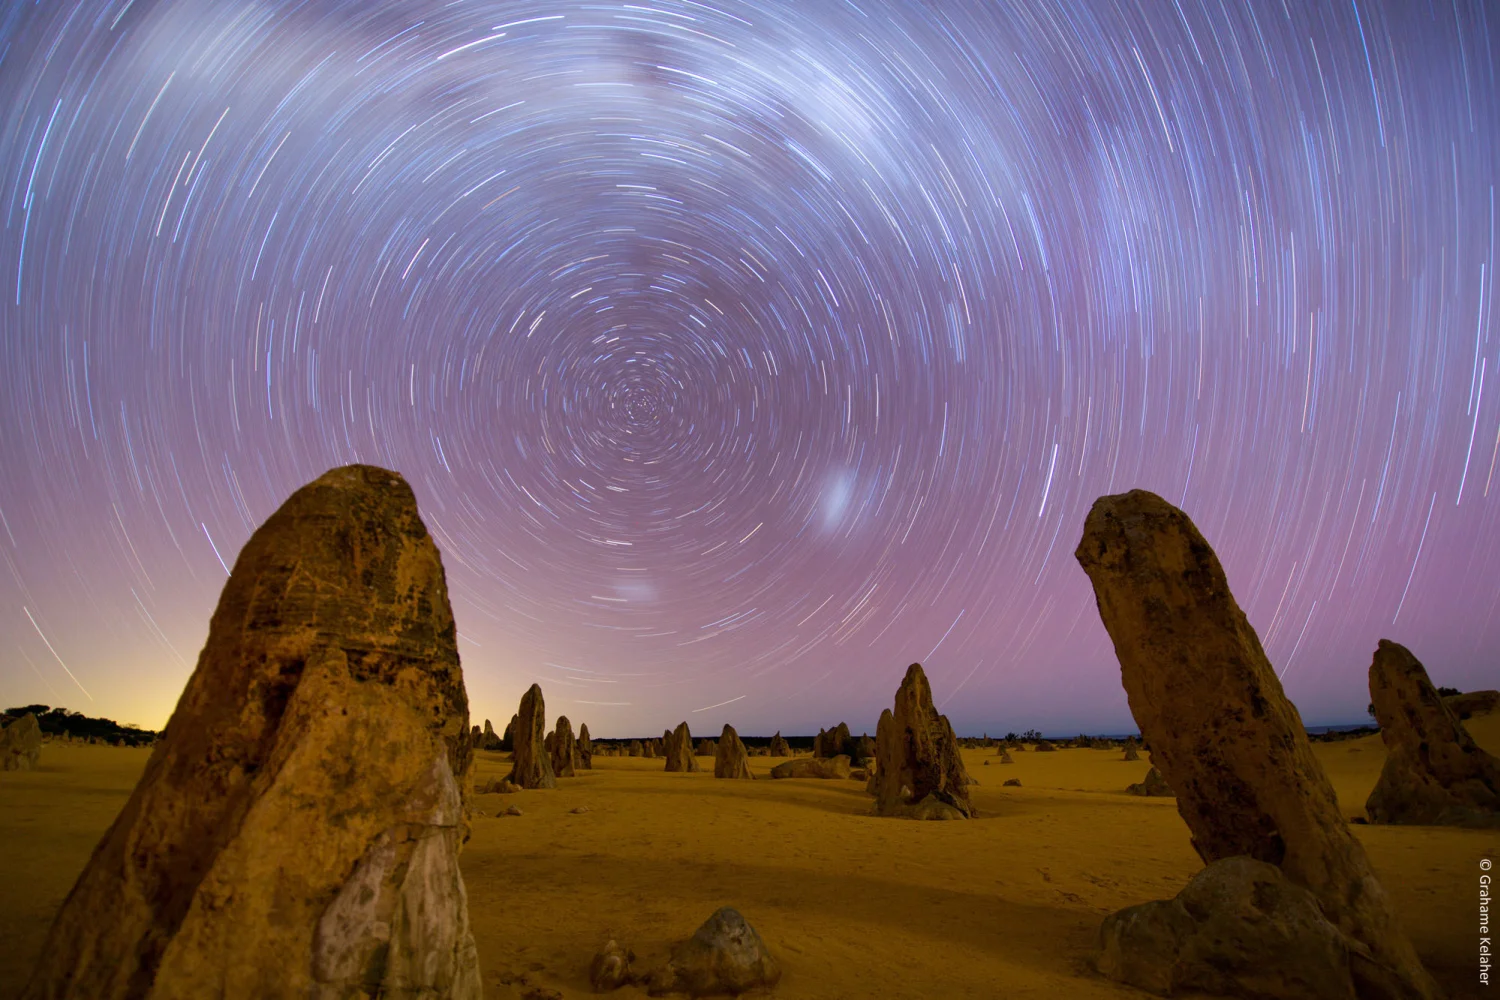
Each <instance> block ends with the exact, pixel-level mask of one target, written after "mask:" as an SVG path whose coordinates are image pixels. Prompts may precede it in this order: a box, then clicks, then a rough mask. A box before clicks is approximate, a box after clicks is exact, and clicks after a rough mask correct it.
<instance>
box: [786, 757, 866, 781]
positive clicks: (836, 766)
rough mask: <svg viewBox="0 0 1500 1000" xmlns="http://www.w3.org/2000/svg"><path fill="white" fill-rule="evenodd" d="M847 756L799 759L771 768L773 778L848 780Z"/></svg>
mask: <svg viewBox="0 0 1500 1000" xmlns="http://www.w3.org/2000/svg"><path fill="white" fill-rule="evenodd" d="M850 771H851V768H850V766H849V755H848V754H844V753H841V754H839V755H838V756H836V757H799V758H797V759H796V760H789V761H786V762H785V763H783V764H777V765H776V766H775V767H773V768H771V777H773V778H848V777H849V774H850Z"/></svg>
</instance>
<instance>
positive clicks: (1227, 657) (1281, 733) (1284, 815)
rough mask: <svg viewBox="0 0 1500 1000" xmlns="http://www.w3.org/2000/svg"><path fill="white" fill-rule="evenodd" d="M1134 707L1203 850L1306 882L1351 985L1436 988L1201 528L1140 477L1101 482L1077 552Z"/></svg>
mask: <svg viewBox="0 0 1500 1000" xmlns="http://www.w3.org/2000/svg"><path fill="white" fill-rule="evenodd" d="M1075 556H1076V558H1077V559H1078V563H1079V565H1080V566H1082V567H1083V570H1084V572H1085V573H1087V574H1088V577H1089V580H1090V581H1091V582H1092V584H1093V588H1094V596H1095V598H1096V601H1097V603H1098V607H1099V616H1100V618H1102V619H1103V622H1104V627H1105V629H1106V630H1107V631H1108V632H1109V636H1110V639H1111V640H1112V641H1113V643H1114V648H1115V654H1116V656H1117V657H1118V659H1119V661H1120V676H1121V679H1122V681H1123V682H1124V686H1125V693H1126V696H1127V698H1128V700H1129V703H1130V711H1131V713H1132V714H1133V715H1134V716H1135V721H1136V724H1137V725H1138V726H1139V727H1140V730H1141V736H1142V739H1143V740H1144V741H1145V742H1146V743H1147V744H1148V745H1149V746H1150V747H1151V760H1152V763H1153V764H1154V765H1156V767H1157V768H1158V769H1160V771H1161V773H1162V775H1163V777H1165V778H1166V781H1167V784H1168V785H1170V786H1171V788H1172V790H1173V791H1175V792H1176V793H1177V809H1178V812H1179V813H1180V814H1181V815H1182V818H1183V820H1185V821H1186V823H1187V825H1188V829H1189V831H1190V832H1191V833H1192V840H1193V846H1194V848H1195V849H1196V850H1197V852H1198V854H1199V856H1200V857H1202V858H1203V860H1204V862H1205V863H1210V864H1212V863H1214V862H1218V861H1221V860H1224V859H1228V858H1232V857H1237V856H1247V857H1250V858H1253V859H1255V860H1258V861H1263V862H1267V863H1269V864H1271V865H1275V866H1277V867H1279V868H1280V869H1281V871H1282V872H1283V873H1284V874H1285V875H1286V877H1287V878H1288V879H1289V880H1290V881H1291V882H1292V883H1294V884H1296V885H1300V886H1302V887H1304V888H1306V889H1308V890H1310V891H1311V892H1312V894H1313V895H1314V897H1316V899H1317V901H1318V903H1319V904H1320V906H1321V908H1322V912H1323V913H1324V914H1325V915H1326V917H1327V919H1328V920H1329V921H1330V922H1332V923H1333V924H1334V925H1336V926H1337V927H1338V929H1339V930H1340V931H1341V932H1342V933H1343V934H1344V935H1346V936H1347V937H1348V938H1351V939H1353V940H1354V941H1355V942H1358V943H1359V945H1361V946H1362V947H1363V948H1364V949H1367V951H1366V952H1365V954H1364V955H1362V956H1356V957H1355V958H1353V959H1352V962H1351V964H1352V966H1353V972H1354V977H1355V981H1356V983H1358V984H1360V987H1361V993H1360V995H1362V996H1363V995H1366V994H1368V995H1371V996H1389V997H1411V998H1417V997H1431V996H1434V995H1436V987H1435V986H1434V985H1433V984H1432V981H1431V979H1430V978H1429V977H1428V975H1427V973H1426V970H1425V969H1423V967H1422V964H1421V962H1420V960H1419V959H1418V958H1417V954H1416V952H1415V950H1414V949H1413V948H1412V946H1411V943H1410V942H1409V941H1408V940H1407V938H1406V936H1405V934H1404V933H1403V932H1402V931H1401V929H1400V927H1399V926H1398V924H1397V921H1396V917H1395V911H1394V907H1393V906H1392V904H1391V901H1390V899H1389V897H1387V896H1386V894H1385V890H1384V889H1383V887H1382V886H1381V885H1380V883H1379V881H1378V880H1377V879H1376V878H1375V874H1374V872H1373V870H1372V869H1371V867H1370V863H1369V860H1368V858H1367V857H1366V855H1365V851H1364V848H1363V846H1361V844H1360V842H1359V841H1358V840H1357V839H1356V838H1355V837H1354V835H1353V834H1352V833H1351V832H1350V830H1349V827H1348V825H1347V824H1346V823H1345V821H1344V817H1343V813H1342V812H1341V811H1340V810H1339V805H1338V800H1337V798H1336V797H1335V795H1334V791H1333V786H1332V785H1331V784H1330V783H1329V781H1328V776H1327V775H1326V774H1325V773H1324V771H1323V767H1322V765H1321V764H1319V763H1318V760H1317V758H1316V757H1314V756H1313V752H1312V746H1311V745H1310V744H1309V742H1308V739H1307V732H1306V730H1305V729H1304V728H1303V725H1302V719H1301V717H1300V716H1299V715H1298V714H1297V709H1296V708H1295V707H1294V706H1293V705H1292V703H1291V702H1290V701H1288V700H1287V697H1286V694H1285V693H1284V692H1283V691H1282V688H1281V682H1280V680H1278V679H1277V676H1276V672H1275V670H1274V669H1272V667H1271V664H1270V662H1269V660H1267V658H1266V654H1265V651H1264V650H1263V649H1262V648H1261V645H1260V639H1259V638H1258V637H1257V636H1256V634H1255V630H1254V629H1253V628H1251V627H1250V623H1249V621H1247V620H1246V618H1245V614H1244V612H1243V611H1241V610H1240V607H1239V605H1238V604H1236V603H1235V600H1234V595H1233V594H1231V593H1230V590H1229V582H1228V580H1227V579H1226V577H1225V575H1224V569H1223V567H1222V566H1221V565H1220V564H1219V560H1218V557H1217V556H1215V555H1214V552H1213V550H1212V549H1211V548H1210V547H1209V545H1208V542H1207V541H1205V540H1204V538H1203V536H1202V535H1201V534H1200V533H1199V532H1198V529H1197V527H1196V526H1194V524H1193V522H1192V521H1191V520H1190V519H1189V518H1188V516H1187V515H1186V514H1185V513H1183V512H1182V511H1181V510H1178V509H1177V508H1176V507H1174V506H1172V505H1171V504H1169V503H1168V502H1167V501H1165V500H1163V499H1162V498H1161V497H1159V496H1156V495H1155V494H1153V493H1148V492H1146V491H1145V490H1133V491H1131V492H1129V493H1125V494H1120V495H1117V496H1104V497H1100V498H1099V499H1098V500H1096V501H1095V502H1094V505H1093V508H1092V509H1091V510H1090V511H1089V514H1088V518H1087V520H1086V522H1085V525H1084V530H1083V538H1082V540H1081V541H1080V542H1079V544H1078V549H1077V552H1076V553H1075Z"/></svg>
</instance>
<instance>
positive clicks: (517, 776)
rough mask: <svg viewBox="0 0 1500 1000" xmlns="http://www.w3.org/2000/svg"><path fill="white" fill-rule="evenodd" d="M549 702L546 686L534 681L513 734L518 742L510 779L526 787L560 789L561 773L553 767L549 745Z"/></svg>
mask: <svg viewBox="0 0 1500 1000" xmlns="http://www.w3.org/2000/svg"><path fill="white" fill-rule="evenodd" d="M546 724H547V705H546V702H545V701H544V700H543V699H542V686H541V685H540V684H533V685H531V687H529V688H527V689H526V693H525V694H523V695H522V696H521V710H520V711H519V712H517V713H516V718H515V721H514V725H513V727H512V728H513V730H514V731H513V732H512V734H511V736H512V739H513V740H514V743H515V761H514V763H513V764H512V765H511V769H510V780H511V781H514V782H515V783H516V784H518V785H520V786H521V787H522V788H556V787H557V773H556V772H555V771H553V770H552V756H551V754H549V753H548V752H547V745H546Z"/></svg>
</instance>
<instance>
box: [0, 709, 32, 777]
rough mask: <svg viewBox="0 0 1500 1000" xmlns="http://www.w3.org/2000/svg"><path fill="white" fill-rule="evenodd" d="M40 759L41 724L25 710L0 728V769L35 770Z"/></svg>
mask: <svg viewBox="0 0 1500 1000" xmlns="http://www.w3.org/2000/svg"><path fill="white" fill-rule="evenodd" d="M41 759H42V726H41V723H39V722H37V721H36V716H35V715H33V714H32V713H31V712H27V713H26V714H25V715H23V716H21V717H20V718H19V719H17V720H15V721H14V722H12V723H11V724H10V725H8V726H6V727H5V728H4V729H0V771H31V770H35V769H36V766H37V764H38V763H39V762H40V761H41Z"/></svg>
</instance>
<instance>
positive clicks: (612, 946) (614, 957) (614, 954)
mask: <svg viewBox="0 0 1500 1000" xmlns="http://www.w3.org/2000/svg"><path fill="white" fill-rule="evenodd" d="M634 961H635V952H634V951H631V950H630V949H629V948H622V947H621V946H620V945H619V944H618V943H616V942H615V941H613V940H610V941H606V942H605V944H604V947H602V948H600V949H599V950H598V951H597V952H595V953H594V957H593V960H592V961H590V962H589V985H590V986H592V987H593V988H594V992H595V993H608V992H609V991H610V990H617V989H619V988H620V987H621V986H626V985H629V984H631V983H634V982H635V981H636V977H635V975H634V974H633V973H632V972H631V971H630V963H631V962H634Z"/></svg>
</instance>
